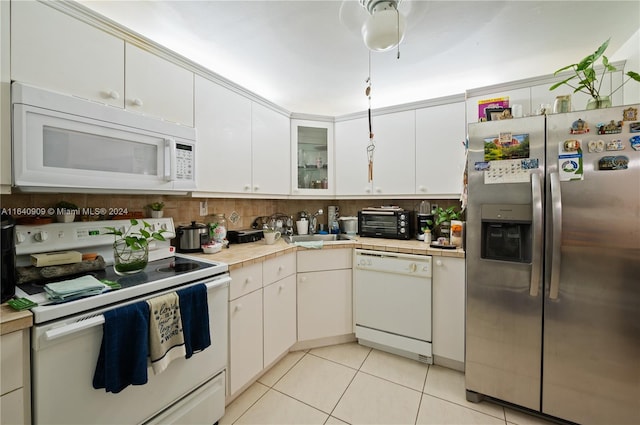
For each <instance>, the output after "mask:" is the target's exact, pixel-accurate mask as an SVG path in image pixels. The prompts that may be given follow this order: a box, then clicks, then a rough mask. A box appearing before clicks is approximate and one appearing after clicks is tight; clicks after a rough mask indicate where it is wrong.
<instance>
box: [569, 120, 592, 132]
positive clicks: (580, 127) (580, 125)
mask: <svg viewBox="0 0 640 425" xmlns="http://www.w3.org/2000/svg"><path fill="white" fill-rule="evenodd" d="M588 132H589V124H587V122H586V121H584V120H582V119H578V120H577V121H574V122H573V124H571V130H569V133H571V134H585V133H588Z"/></svg>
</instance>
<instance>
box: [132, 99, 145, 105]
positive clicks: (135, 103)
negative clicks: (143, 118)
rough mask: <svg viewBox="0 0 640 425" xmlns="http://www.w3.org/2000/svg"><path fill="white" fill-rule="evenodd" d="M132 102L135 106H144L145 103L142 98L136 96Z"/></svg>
mask: <svg viewBox="0 0 640 425" xmlns="http://www.w3.org/2000/svg"><path fill="white" fill-rule="evenodd" d="M131 104H132V105H133V106H142V105H143V103H142V99H138V98H137V97H136V98H135V99H133V100H132V101H131Z"/></svg>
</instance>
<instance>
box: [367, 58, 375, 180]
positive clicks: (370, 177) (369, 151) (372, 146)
mask: <svg viewBox="0 0 640 425" xmlns="http://www.w3.org/2000/svg"><path fill="white" fill-rule="evenodd" d="M365 94H366V95H367V98H368V100H369V109H368V110H367V116H368V118H369V143H368V144H367V159H368V161H367V177H368V181H369V182H372V181H373V152H374V151H375V149H376V146H375V143H374V140H373V128H372V126H371V51H369V77H368V78H367V88H366V90H365Z"/></svg>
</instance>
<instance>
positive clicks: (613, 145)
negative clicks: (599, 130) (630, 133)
mask: <svg viewBox="0 0 640 425" xmlns="http://www.w3.org/2000/svg"><path fill="white" fill-rule="evenodd" d="M607 150H608V151H621V150H624V145H623V144H622V140H620V139H617V140H611V141H610V142H607Z"/></svg>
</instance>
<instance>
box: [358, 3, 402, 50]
mask: <svg viewBox="0 0 640 425" xmlns="http://www.w3.org/2000/svg"><path fill="white" fill-rule="evenodd" d="M398 24H399V25H400V28H399V31H398ZM404 29H405V22H404V16H402V15H401V14H398V12H397V11H396V10H395V9H386V10H378V11H375V12H374V13H373V14H372V15H370V16H369V18H368V19H367V21H366V22H365V23H364V25H363V26H362V37H363V38H364V44H365V45H366V46H367V47H368V48H369V49H370V50H373V51H376V52H384V51H386V50H389V49H392V48H394V47H395V46H397V45H398V44H400V43H401V42H402V39H403V38H404Z"/></svg>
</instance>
